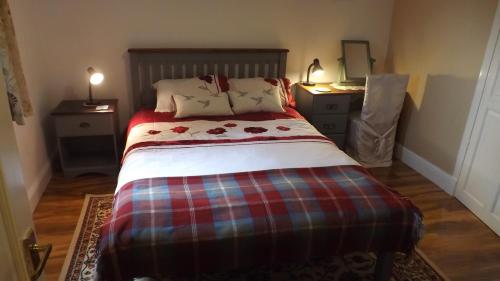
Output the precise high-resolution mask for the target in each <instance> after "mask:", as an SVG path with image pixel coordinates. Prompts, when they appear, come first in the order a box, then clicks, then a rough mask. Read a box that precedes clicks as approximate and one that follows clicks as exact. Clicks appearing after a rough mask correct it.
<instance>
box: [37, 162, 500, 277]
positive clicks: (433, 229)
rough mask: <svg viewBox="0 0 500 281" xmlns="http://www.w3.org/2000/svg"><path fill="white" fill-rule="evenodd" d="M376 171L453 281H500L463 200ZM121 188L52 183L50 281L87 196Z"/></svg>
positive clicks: (109, 181) (46, 208) (46, 223)
mask: <svg viewBox="0 0 500 281" xmlns="http://www.w3.org/2000/svg"><path fill="white" fill-rule="evenodd" d="M371 171H372V173H373V174H374V175H375V176H376V177H377V178H378V179H380V180H381V181H383V182H384V183H386V184H388V185H389V186H391V187H393V188H394V189H396V190H397V191H399V192H400V193H401V194H403V195H405V196H408V197H409V198H411V200H412V201H413V202H414V203H415V204H416V205H417V206H418V207H419V208H420V209H421V210H422V212H423V213H424V216H425V218H424V224H425V235H424V238H423V240H422V241H421V242H420V244H419V248H420V249H421V250H422V251H423V252H424V253H425V254H426V255H427V256H428V257H429V258H430V259H431V260H432V261H433V262H434V263H435V264H436V265H437V266H439V267H440V268H441V269H442V270H443V272H444V273H445V274H446V275H447V276H448V277H449V278H450V279H451V280H457V281H461V280H464V281H483V280H484V281H494V280H500V237H498V236H497V235H496V234H495V233H494V232H493V231H491V230H490V229H489V228H488V227H487V226H486V225H484V224H483V223H482V222H481V221H480V220H479V219H478V218H476V217H475V216H474V215H473V214H472V213H471V212H470V211H469V210H468V209H467V208H465V207H464V206H463V205H462V204H461V203H460V202H459V201H458V200H456V199H455V198H453V197H451V196H449V195H447V194H446V193H445V192H443V191H442V190H441V189H439V188H438V187H436V186H435V185H434V184H433V183H431V182H430V181H429V180H427V179H425V178H424V177H423V176H421V175H420V174H418V173H417V172H415V171H414V170H412V169H410V168H408V167H407V166H406V165H404V164H402V163H401V162H395V164H394V165H393V166H392V167H389V168H376V169H372V170H371ZM115 185H116V180H115V179H114V178H111V177H106V176H98V175H88V176H82V177H78V178H76V179H73V180H67V179H64V178H63V177H61V176H58V175H56V176H54V177H53V178H52V180H51V181H50V183H49V186H48V187H47V190H46V191H45V193H44V194H43V196H42V199H41V200H40V203H39V205H38V207H37V208H36V210H35V213H34V220H35V226H36V230H37V233H38V237H39V241H40V242H41V243H52V244H53V245H54V250H53V253H52V255H51V258H50V259H49V261H48V263H47V268H46V280H57V278H58V275H59V272H60V270H61V267H62V265H63V262H64V258H65V256H66V252H67V249H68V247H69V244H70V242H71V238H72V236H73V232H74V230H75V227H76V224H77V221H78V216H79V214H80V211H81V208H82V205H83V200H84V197H85V194H87V193H91V194H105V193H113V192H114V189H115Z"/></svg>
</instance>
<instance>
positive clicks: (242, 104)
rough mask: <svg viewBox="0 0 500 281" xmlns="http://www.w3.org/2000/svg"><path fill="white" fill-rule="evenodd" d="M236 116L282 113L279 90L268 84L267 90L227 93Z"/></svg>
mask: <svg viewBox="0 0 500 281" xmlns="http://www.w3.org/2000/svg"><path fill="white" fill-rule="evenodd" d="M227 93H228V94H229V98H230V99H231V104H232V105H233V111H234V113H236V114H242V113H247V112H261V111H264V112H284V111H285V110H284V109H283V106H282V105H281V98H280V89H279V87H277V86H273V85H270V84H268V86H267V89H260V90H252V91H241V90H230V91H228V92H227Z"/></svg>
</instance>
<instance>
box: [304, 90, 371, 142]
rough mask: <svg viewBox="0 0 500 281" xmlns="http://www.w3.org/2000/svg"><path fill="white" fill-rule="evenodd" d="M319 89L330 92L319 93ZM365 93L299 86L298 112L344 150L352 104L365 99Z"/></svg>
mask: <svg viewBox="0 0 500 281" xmlns="http://www.w3.org/2000/svg"><path fill="white" fill-rule="evenodd" d="M318 88H327V89H328V90H329V91H326V92H319V91H317V89H318ZM363 93H364V92H363V91H359V90H345V91H343V90H337V89H334V88H331V87H329V86H328V85H327V84H318V85H317V86H303V85H297V92H296V96H295V98H296V100H297V109H298V111H299V112H300V113H301V114H302V115H304V117H306V119H307V120H308V121H309V122H310V123H311V124H312V125H313V126H314V127H316V129H317V130H318V131H320V132H321V133H322V134H323V135H325V136H327V137H328V138H330V139H331V140H333V141H334V142H335V144H337V146H338V147H339V148H340V149H344V146H345V136H346V130H347V122H348V119H349V112H350V111H351V110H352V104H353V102H355V101H359V100H360V98H362V97H363Z"/></svg>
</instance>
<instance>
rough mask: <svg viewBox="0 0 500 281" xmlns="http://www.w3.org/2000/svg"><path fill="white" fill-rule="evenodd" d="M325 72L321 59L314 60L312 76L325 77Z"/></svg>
mask: <svg viewBox="0 0 500 281" xmlns="http://www.w3.org/2000/svg"><path fill="white" fill-rule="evenodd" d="M324 72H325V71H324V70H323V67H321V65H320V64H319V59H314V60H313V67H312V74H313V75H315V76H320V75H323V73H324Z"/></svg>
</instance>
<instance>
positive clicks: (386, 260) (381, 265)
mask: <svg viewBox="0 0 500 281" xmlns="http://www.w3.org/2000/svg"><path fill="white" fill-rule="evenodd" d="M393 262H394V253H393V252H381V253H378V255H377V263H376V265H375V281H389V280H390V279H391V273H392V265H393Z"/></svg>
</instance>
